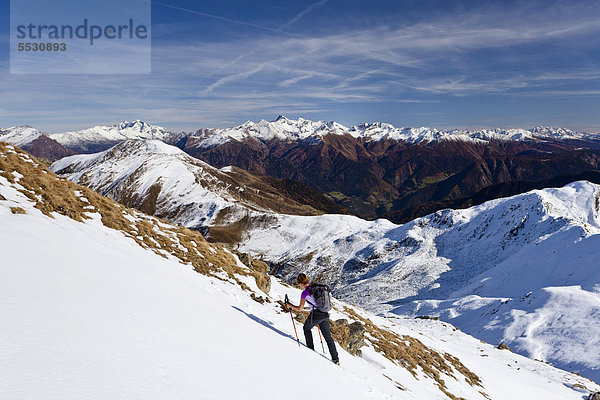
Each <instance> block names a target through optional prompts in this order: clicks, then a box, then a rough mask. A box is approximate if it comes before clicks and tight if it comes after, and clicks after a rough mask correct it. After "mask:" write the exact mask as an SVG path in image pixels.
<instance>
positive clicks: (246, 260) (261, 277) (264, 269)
mask: <svg viewBox="0 0 600 400" xmlns="http://www.w3.org/2000/svg"><path fill="white" fill-rule="evenodd" d="M236 255H237V256H238V258H239V259H240V261H241V262H242V263H243V264H244V265H245V266H247V267H248V268H250V269H252V270H253V271H255V272H256V273H255V274H254V279H255V280H256V286H258V288H259V289H260V290H262V291H263V292H265V293H266V294H269V291H270V290H271V276H270V275H269V270H270V269H271V268H270V267H269V264H267V263H266V262H264V261H262V260H255V259H254V257H252V254H250V253H240V252H236Z"/></svg>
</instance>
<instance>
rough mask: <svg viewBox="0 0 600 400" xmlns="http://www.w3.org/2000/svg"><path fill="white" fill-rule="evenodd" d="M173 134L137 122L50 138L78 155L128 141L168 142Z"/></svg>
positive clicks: (62, 134) (51, 135)
mask: <svg viewBox="0 0 600 400" xmlns="http://www.w3.org/2000/svg"><path fill="white" fill-rule="evenodd" d="M172 135H173V133H171V132H168V131H167V130H166V129H165V128H163V127H160V126H156V125H150V124H148V123H146V122H143V121H140V120H136V121H133V122H128V121H124V122H121V123H119V124H116V125H112V126H94V127H92V128H88V129H83V130H79V131H72V132H64V133H53V134H50V135H49V136H50V137H51V138H52V139H54V140H56V141H57V142H59V143H60V144H62V145H63V146H65V147H67V148H69V149H71V150H73V151H75V152H77V153H93V152H97V151H101V150H105V149H107V148H109V147H112V146H114V145H116V144H118V143H120V142H122V141H124V140H128V139H157V140H167V139H168V138H169V137H171V136H172Z"/></svg>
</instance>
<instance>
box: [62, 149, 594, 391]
mask: <svg viewBox="0 0 600 400" xmlns="http://www.w3.org/2000/svg"><path fill="white" fill-rule="evenodd" d="M127 146H133V147H135V149H131V148H127V147H119V146H117V147H115V148H114V149H112V150H111V151H109V152H105V153H101V154H100V155H93V156H78V157H73V158H70V159H65V160H63V161H60V162H58V163H55V164H54V166H53V170H55V171H62V173H63V174H64V175H65V176H68V177H69V179H72V180H74V181H77V182H80V183H84V184H86V185H90V186H91V187H94V188H100V190H101V191H103V190H104V189H103V188H110V190H113V188H119V187H121V188H122V189H118V190H125V188H128V189H127V190H130V192H129V196H139V198H143V197H144V194H145V193H147V192H148V188H150V187H152V185H155V184H160V185H161V189H160V190H159V191H158V193H157V196H158V198H160V199H161V200H160V201H157V202H156V205H157V208H156V213H157V214H159V215H164V216H167V217H168V218H169V219H170V220H172V221H175V222H177V223H181V224H184V225H186V226H190V227H197V226H198V221H199V219H202V221H203V223H209V224H210V223H214V221H215V219H214V218H213V219H211V218H212V217H209V215H210V214H209V213H208V212H209V211H208V210H213V209H214V210H224V209H225V207H229V206H225V205H222V206H219V205H218V204H219V203H218V202H217V201H214V200H211V199H212V197H211V196H214V194H213V193H208V192H210V191H211V190H215V189H214V188H215V187H218V186H213V187H212V188H211V187H205V188H203V189H202V192H198V194H197V195H192V193H194V192H195V191H196V190H200V189H199V187H200V186H201V185H197V184H195V178H192V177H193V175H192V177H190V178H189V179H188V178H185V176H187V175H186V174H188V173H189V172H188V171H189V170H190V168H191V169H192V170H193V169H194V168H198V166H197V165H196V166H195V167H190V165H195V164H194V162H196V163H197V161H194V160H193V159H191V158H186V157H187V156H185V155H184V154H183V153H180V152H178V150H177V149H175V148H173V147H169V146H166V145H164V144H162V143H159V142H149V143H146V144H144V143H138V142H129V144H127ZM149 147H153V148H154V150H153V152H154V153H156V154H158V153H161V154H160V155H159V156H157V155H155V154H150V153H152V151H151V152H150V153H148V148H149ZM138 151H139V152H138ZM130 152H131V153H132V154H131V156H128V154H129V153H130ZM115 155H118V157H115ZM151 159H156V163H152V167H148V168H146V167H145V168H138V165H139V163H140V162H141V161H142V160H151ZM202 168H204V169H209V167H207V166H204V167H202ZM213 170H214V169H213ZM119 171H122V172H119ZM133 171H135V173H132V172H133ZM220 172H223V171H220ZM129 177H135V180H131V179H130V178H129ZM179 181H180V183H181V186H180V187H179V188H177V187H178V182H179ZM127 182H129V183H127ZM168 182H173V183H168ZM207 191H208V192H207ZM234 192H239V189H237V188H236V189H235V190H234ZM599 198H600V188H599V187H598V186H597V185H594V184H591V183H589V182H576V183H573V184H571V185H568V186H566V187H564V188H560V189H545V190H536V191H532V192H529V193H526V194H523V195H518V196H514V197H510V198H504V199H498V200H493V201H490V202H487V203H484V204H482V205H480V206H477V207H472V208H469V209H465V210H456V211H454V210H443V211H439V212H436V213H434V214H431V215H429V216H426V217H423V218H419V219H416V220H414V221H412V222H410V223H408V224H405V225H396V224H393V223H391V222H389V221H387V220H376V221H366V220H362V219H360V218H357V217H353V216H347V215H321V216H291V215H281V214H279V213H274V212H272V210H265V209H262V210H261V209H258V208H256V207H255V208H253V209H249V208H248V207H247V206H244V205H243V204H237V205H238V207H240V208H238V210H243V211H241V212H240V213H236V212H232V213H229V212H227V213H224V214H223V215H225V216H232V215H233V216H235V215H244V218H243V219H244V223H237V222H236V221H240V220H241V219H239V218H234V219H232V220H227V219H226V221H230V222H231V221H233V222H236V223H235V224H229V227H230V229H231V230H233V231H235V235H234V237H236V238H237V239H238V240H239V249H240V250H242V251H245V252H246V251H249V252H252V253H253V254H256V255H260V256H261V257H262V258H263V259H265V260H268V261H270V262H272V263H273V264H274V265H279V266H280V267H279V271H280V272H279V273H280V275H281V276H283V277H287V278H291V277H293V276H294V275H295V274H296V273H297V272H298V271H299V270H302V271H306V272H308V273H309V274H310V275H311V276H314V277H317V278H318V279H319V280H323V281H326V282H328V283H330V284H331V285H332V286H333V287H334V289H335V293H336V295H337V296H339V297H340V298H342V299H344V300H347V301H350V302H352V303H354V304H359V305H361V306H363V307H365V308H367V309H368V310H370V311H372V312H375V313H382V312H391V313H396V314H406V313H409V314H423V313H427V314H432V315H438V316H440V317H441V318H442V319H446V320H449V321H452V322H453V323H455V324H456V325H457V326H459V327H460V328H461V329H463V330H465V331H466V332H469V333H473V334H474V335H476V336H477V337H479V338H482V339H484V340H487V341H489V342H491V343H494V344H499V343H506V344H508V345H509V346H511V347H513V348H514V349H515V350H516V351H519V352H521V353H523V354H526V355H528V356H530V357H532V358H537V359H542V360H545V361H548V362H551V363H552V364H554V365H558V366H561V367H564V368H567V369H570V370H576V371H578V372H580V373H582V374H584V375H586V376H590V377H593V378H594V379H597V380H598V379H600V369H598V366H599V365H600V350H598V349H600V346H598V344H599V343H598V340H599V338H598V336H597V335H595V334H589V332H595V331H597V330H600V317H599V315H600V306H599V304H600V293H599V289H598V288H599V287H600V270H599V269H597V268H595V265H596V263H595V259H596V258H597V256H598V250H597V249H598V248H599V247H598V246H596V242H597V241H598V240H600V236H599V235H598V234H599V233H600V222H599V221H600V219H599V218H600V217H599V206H598V204H599V202H600V200H599ZM231 201H232V202H233V201H236V200H235V199H234V198H232V200H231ZM186 204H191V206H190V207H189V210H188V209H187V208H186V206H185V205H186ZM212 216H213V217H214V214H212ZM195 218H196V219H195ZM227 225H228V224H223V225H221V228H222V227H223V226H227ZM573 309H577V310H578V312H577V313H575V312H572V311H570V310H573ZM461 316H462V317H461ZM561 326H562V327H563V328H562V329H561V328H560V327H561ZM524 338H526V339H524Z"/></svg>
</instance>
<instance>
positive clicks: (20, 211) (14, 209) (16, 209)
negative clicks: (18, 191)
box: [10, 207, 27, 214]
mask: <svg viewBox="0 0 600 400" xmlns="http://www.w3.org/2000/svg"><path fill="white" fill-rule="evenodd" d="M10 212H12V213H13V214H27V213H26V212H25V210H23V209H22V208H21V207H11V208H10Z"/></svg>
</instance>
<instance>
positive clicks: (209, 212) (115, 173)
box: [52, 140, 335, 229]
mask: <svg viewBox="0 0 600 400" xmlns="http://www.w3.org/2000/svg"><path fill="white" fill-rule="evenodd" d="M52 169H53V171H56V172H57V173H59V174H61V175H63V176H67V177H68V178H69V179H70V180H73V181H75V182H78V183H81V184H85V185H87V186H89V187H91V188H92V189H94V190H96V191H98V192H100V193H102V194H103V195H107V196H109V197H111V198H113V199H115V200H118V201H119V202H121V203H123V204H125V205H127V206H132V207H136V208H138V209H140V210H142V211H144V212H147V213H149V214H154V215H157V216H159V217H163V218H169V219H170V220H172V221H175V222H177V223H180V224H183V225H185V226H187V227H190V228H194V229H206V228H207V227H208V226H211V225H212V226H217V225H228V224H232V223H235V222H238V221H242V220H246V219H248V218H250V217H252V216H253V215H254V214H255V212H261V215H264V214H265V213H272V212H278V213H289V214H299V215H318V214H320V213H321V211H320V210H317V209H315V208H313V207H311V206H309V205H306V204H304V202H311V203H313V204H315V206H317V207H323V208H325V209H327V207H332V208H333V209H335V206H333V205H332V204H331V203H330V202H329V201H327V200H326V199H323V198H322V196H319V194H318V193H311V192H310V190H308V191H307V195H306V197H311V196H312V197H311V199H308V200H307V199H306V197H305V198H301V199H300V200H301V201H302V202H298V201H296V199H297V198H298V196H296V195H295V192H296V191H298V192H302V188H295V189H293V190H291V191H290V192H289V193H290V194H289V195H285V194H281V193H282V192H285V189H286V188H287V187H288V186H287V185H289V184H286V183H285V182H282V181H277V180H274V179H272V178H263V177H260V176H258V175H256V174H252V173H249V172H246V171H243V170H240V169H238V168H235V167H229V168H222V169H221V170H218V169H216V168H213V167H211V166H210V165H208V164H206V163H204V162H202V161H199V160H197V159H194V158H192V157H190V156H188V155H187V154H185V153H183V152H182V151H181V150H179V149H178V148H176V147H174V146H170V145H167V144H165V143H162V142H160V141H156V140H154V141H145V140H128V141H125V142H122V143H120V144H119V145H117V146H115V147H113V148H111V149H110V150H107V151H104V152H102V153H98V154H92V155H79V156H72V157H67V158H64V159H62V160H60V161H58V162H56V163H54V164H53V166H52ZM273 185H276V186H277V187H274V186H273ZM282 189H284V190H282ZM320 198H321V199H322V200H321V201H319V199H320Z"/></svg>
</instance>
